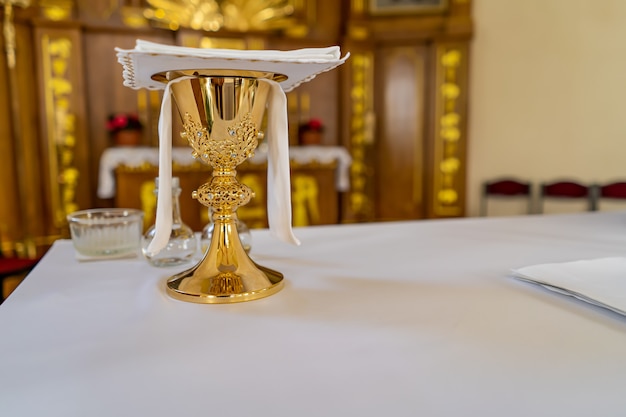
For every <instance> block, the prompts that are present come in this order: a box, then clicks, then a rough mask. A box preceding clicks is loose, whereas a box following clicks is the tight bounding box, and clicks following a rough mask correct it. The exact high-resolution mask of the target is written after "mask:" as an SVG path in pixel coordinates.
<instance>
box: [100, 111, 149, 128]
mask: <svg viewBox="0 0 626 417" xmlns="http://www.w3.org/2000/svg"><path fill="white" fill-rule="evenodd" d="M106 127H107V130H108V131H109V132H111V133H115V132H118V131H120V130H124V129H133V130H141V128H142V125H141V122H140V121H139V117H138V116H137V115H136V114H124V113H120V114H114V115H111V116H109V120H108V121H107V124H106Z"/></svg>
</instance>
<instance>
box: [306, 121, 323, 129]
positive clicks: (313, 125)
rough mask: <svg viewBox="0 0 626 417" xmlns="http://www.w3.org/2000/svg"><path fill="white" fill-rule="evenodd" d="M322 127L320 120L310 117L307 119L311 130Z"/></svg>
mask: <svg viewBox="0 0 626 417" xmlns="http://www.w3.org/2000/svg"><path fill="white" fill-rule="evenodd" d="M322 127H323V126H322V121H321V120H319V119H311V120H310V121H309V129H311V130H321V129H322Z"/></svg>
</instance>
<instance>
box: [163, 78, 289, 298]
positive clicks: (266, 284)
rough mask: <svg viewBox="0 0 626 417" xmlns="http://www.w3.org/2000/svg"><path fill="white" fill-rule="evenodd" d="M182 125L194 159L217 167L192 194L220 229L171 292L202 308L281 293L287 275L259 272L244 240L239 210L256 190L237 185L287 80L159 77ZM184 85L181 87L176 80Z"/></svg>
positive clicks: (172, 284) (169, 286)
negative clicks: (271, 100) (278, 85)
mask: <svg viewBox="0 0 626 417" xmlns="http://www.w3.org/2000/svg"><path fill="white" fill-rule="evenodd" d="M160 77H162V78H163V79H164V81H168V82H171V81H172V80H174V81H176V82H172V83H171V92H172V96H173V97H174V100H175V102H176V105H177V107H178V110H179V113H180V116H181V118H182V120H183V128H184V132H183V133H182V134H183V135H184V136H185V137H186V139H187V141H188V143H189V145H190V146H191V147H192V148H193V156H194V157H195V158H198V159H200V160H202V161H203V162H205V163H207V164H209V165H211V167H212V168H213V176H212V178H211V180H210V181H209V182H208V183H206V184H203V185H202V186H200V187H199V188H198V190H196V191H195V192H194V193H193V197H194V198H195V199H197V200H198V201H199V202H200V203H202V204H203V205H205V206H207V207H209V208H210V209H211V210H210V212H211V213H212V216H213V222H214V224H215V227H214V231H213V235H212V239H211V243H210V246H209V248H208V250H207V252H206V254H205V255H204V258H203V259H202V260H201V261H200V262H199V263H198V264H197V265H195V266H194V267H192V268H190V269H189V270H187V271H184V272H182V273H180V274H177V275H174V276H173V277H171V278H169V279H168V281H167V291H168V293H169V294H170V295H171V296H172V297H174V298H177V299H180V300H184V301H191V302H196V303H233V302H240V301H248V300H255V299H258V298H262V297H266V296H268V295H271V294H274V293H276V292H277V291H279V290H280V289H281V288H282V286H283V275H282V274H281V273H279V272H276V271H273V270H271V269H268V268H265V267H262V266H259V265H257V264H256V263H255V262H254V261H252V259H250V257H249V256H248V254H247V253H246V251H245V250H244V248H243V246H242V244H241V242H240V240H239V236H238V234H237V208H239V207H240V206H243V205H245V204H247V203H248V202H249V201H250V199H251V198H252V197H253V196H254V193H253V191H252V190H251V189H250V188H249V187H247V186H246V185H244V184H242V183H240V182H239V181H238V180H237V177H236V174H237V171H236V168H237V166H238V165H239V164H241V163H242V162H244V161H245V160H246V159H248V158H249V157H250V156H252V155H253V153H254V150H255V149H256V147H257V145H258V141H259V138H260V137H262V133H260V132H259V127H260V125H261V121H262V118H263V114H264V111H265V107H266V103H267V99H268V95H269V92H270V88H271V87H270V85H269V84H268V83H266V82H263V81H262V79H264V78H265V79H272V80H280V79H281V78H282V77H283V76H281V75H275V74H272V73H264V72H257V71H247V70H241V71H239V70H237V71H234V70H233V71H229V70H212V71H210V70H190V71H172V72H167V73H163V74H161V75H160ZM180 77H184V79H181V80H177V78H180Z"/></svg>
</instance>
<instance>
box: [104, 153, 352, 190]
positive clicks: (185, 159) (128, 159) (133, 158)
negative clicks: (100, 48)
mask: <svg viewBox="0 0 626 417" xmlns="http://www.w3.org/2000/svg"><path fill="white" fill-rule="evenodd" d="M192 151H193V149H191V148H190V147H186V146H184V147H176V148H173V149H172V161H174V162H175V163H177V164H179V165H191V164H193V163H194V162H197V160H196V159H194V158H193V157H192V156H191V152H192ZM289 158H290V159H291V160H293V161H296V162H298V163H301V164H305V163H309V162H312V161H318V162H321V163H332V162H335V161H336V162H337V172H336V176H335V186H336V189H337V191H342V192H343V191H348V190H349V189H350V165H351V164H352V157H351V156H350V154H349V153H348V151H347V150H346V149H345V148H343V147H341V146H293V147H290V148H289ZM249 161H250V162H252V163H254V164H260V163H263V162H266V161H267V151H266V150H265V148H264V147H263V146H260V147H259V149H257V151H256V152H255V154H254V156H253V157H251V158H250V159H249ZM145 163H149V164H151V165H155V166H157V165H158V164H159V149H158V148H154V147H149V146H140V147H114V148H107V149H105V150H104V152H102V155H101V156H100V166H99V174H98V197H100V198H113V197H115V168H117V167H118V166H120V165H126V166H130V167H137V166H141V165H142V164H145Z"/></svg>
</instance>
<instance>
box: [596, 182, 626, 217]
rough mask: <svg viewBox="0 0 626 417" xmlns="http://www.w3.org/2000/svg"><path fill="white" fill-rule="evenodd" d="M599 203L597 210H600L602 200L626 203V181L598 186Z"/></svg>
mask: <svg viewBox="0 0 626 417" xmlns="http://www.w3.org/2000/svg"><path fill="white" fill-rule="evenodd" d="M596 194H597V195H596V197H597V203H596V208H597V209H598V210H599V209H600V202H601V201H602V200H624V201H626V181H615V182H610V183H606V184H600V185H597V186H596Z"/></svg>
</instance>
